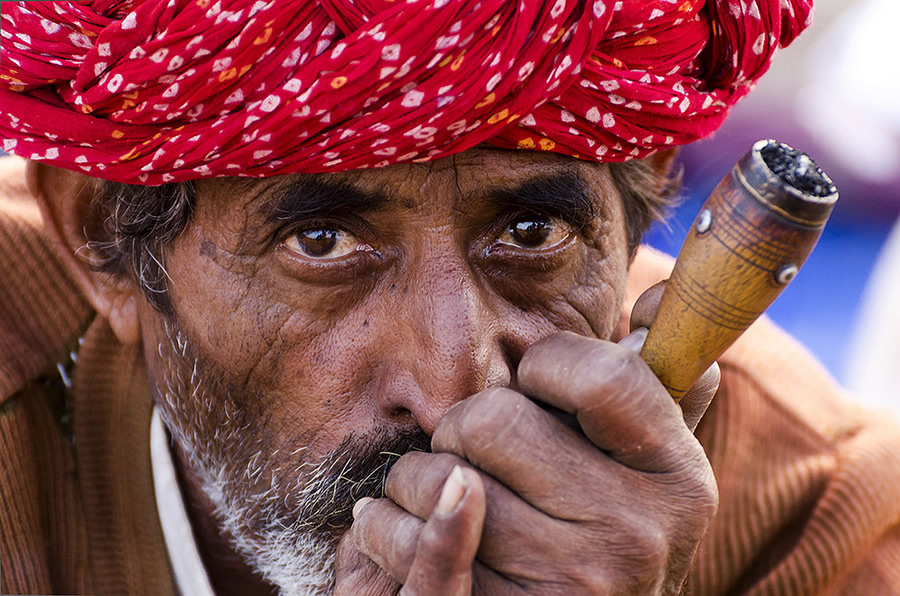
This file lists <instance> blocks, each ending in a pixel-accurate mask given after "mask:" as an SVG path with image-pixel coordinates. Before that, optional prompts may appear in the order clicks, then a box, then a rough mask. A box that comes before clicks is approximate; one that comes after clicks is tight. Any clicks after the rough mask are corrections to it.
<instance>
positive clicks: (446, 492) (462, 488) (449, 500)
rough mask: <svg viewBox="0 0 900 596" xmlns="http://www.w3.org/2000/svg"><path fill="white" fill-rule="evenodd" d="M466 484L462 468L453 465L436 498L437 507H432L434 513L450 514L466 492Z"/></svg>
mask: <svg viewBox="0 0 900 596" xmlns="http://www.w3.org/2000/svg"><path fill="white" fill-rule="evenodd" d="M467 485H468V483H467V482H466V477H465V476H463V473H462V468H460V467H459V466H453V470H452V471H451V472H450V475H449V476H447V480H446V481H445V482H444V488H443V489H442V490H441V497H440V498H439V499H438V504H437V507H435V508H434V510H435V513H437V514H439V515H450V513H451V512H452V511H453V510H454V509H455V508H456V506H457V505H458V504H459V502H460V501H461V500H462V498H463V495H464V494H465V493H466V486H467Z"/></svg>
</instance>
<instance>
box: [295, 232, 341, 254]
mask: <svg viewBox="0 0 900 596" xmlns="http://www.w3.org/2000/svg"><path fill="white" fill-rule="evenodd" d="M337 239H338V232H337V230H325V229H322V230H303V231H302V232H300V233H298V234H297V244H298V245H299V246H300V249H301V250H302V251H303V252H305V253H306V254H308V255H309V256H311V257H324V256H325V255H327V254H328V253H330V252H331V251H332V250H334V247H335V246H337Z"/></svg>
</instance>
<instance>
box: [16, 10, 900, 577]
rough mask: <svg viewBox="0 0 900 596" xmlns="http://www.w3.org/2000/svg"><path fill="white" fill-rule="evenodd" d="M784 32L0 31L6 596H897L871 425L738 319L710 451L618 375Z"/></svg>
mask: <svg viewBox="0 0 900 596" xmlns="http://www.w3.org/2000/svg"><path fill="white" fill-rule="evenodd" d="M809 9H810V7H809V5H808V3H806V2H803V1H799V0H798V1H794V2H791V1H784V2H778V1H761V2H750V3H744V2H741V3H731V4H729V3H727V2H710V3H706V2H702V1H694V0H687V1H686V2H671V1H668V0H660V1H657V2H627V1H626V2H614V1H612V0H598V1H595V2H584V1H582V2H575V1H570V2H566V1H565V0H557V1H555V2H550V1H547V2H522V3H516V2H506V1H497V0H494V1H490V0H481V1H474V0H435V1H425V0H420V1H418V2H413V1H410V2H392V1H390V0H367V1H365V2H363V1H362V0H359V1H350V0H327V1H326V0H318V1H312V0H291V1H282V2H245V1H236V0H230V1H224V0H221V1H218V2H214V1H212V0H191V1H186V0H170V1H168V2H166V1H163V0H144V1H140V0H135V1H131V2H109V1H104V2H78V3H76V2H20V3H16V4H14V5H12V6H10V7H9V8H7V5H4V12H3V15H2V19H3V21H2V34H3V50H2V51H3V54H2V65H0V68H2V74H0V79H2V82H3V84H2V87H0V100H2V103H0V128H2V134H3V138H4V148H5V149H6V150H7V151H9V152H11V153H14V154H17V155H20V156H23V157H26V158H29V159H30V160H31V161H30V163H29V164H28V166H27V168H26V167H25V166H23V165H22V163H21V162H18V161H14V160H11V159H10V160H6V163H4V165H3V167H4V168H5V169H4V175H3V180H2V184H4V194H5V196H6V198H5V199H4V202H3V219H2V226H0V231H2V235H0V246H2V250H3V255H4V259H3V262H4V267H3V270H2V281H3V283H2V284H0V287H2V290H0V292H2V293H0V296H2V301H0V308H2V311H3V318H2V332H0V347H2V355H3V358H2V359H0V360H2V362H0V395H2V399H3V402H2V406H0V441H2V444H3V449H4V457H3V458H2V463H0V474H2V478H3V483H2V486H3V493H2V494H3V507H2V511H0V521H2V524H0V533H2V534H0V546H2V549H3V550H2V559H0V561H2V562H0V564H2V577H0V582H2V585H0V589H2V590H3V591H16V592H18V591H22V592H26V591H36V592H67V593H71V592H98V593H142V592H147V593H154V594H157V593H169V592H173V591H180V592H181V593H184V594H188V593H191V594H195V593H196V594H203V593H207V594H208V593H210V592H213V591H214V592H216V593H221V594H226V593H241V594H252V593H272V592H273V591H276V590H278V591H281V592H283V593H296V594H304V593H323V592H331V591H333V592H335V593H339V594H394V593H397V592H398V591H402V592H403V593H408V594H413V593H417V594H468V593H472V592H476V593H485V594H507V593H562V592H566V593H569V592H572V593H576V592H577V593H581V592H585V593H610V594H612V593H616V594H675V593H678V592H679V591H680V590H681V589H682V587H683V586H685V584H686V585H687V586H688V588H689V589H690V591H691V592H692V593H698V594H707V593H709V594H719V593H737V592H743V591H748V592H758V593H837V592H847V593H860V594H875V593H879V594H884V593H895V592H897V591H898V590H900V572H898V568H900V565H898V561H900V525H898V522H900V488H898V481H897V478H898V472H900V461H898V453H900V450H898V449H897V447H898V443H897V435H896V427H895V426H893V425H892V424H891V423H889V422H885V421H882V420H879V419H877V418H872V417H868V416H867V415H865V414H864V413H862V412H859V411H857V410H856V409H854V408H853V407H852V406H850V405H848V404H847V403H845V402H843V401H842V400H841V398H840V395H839V391H838V390H837V389H836V388H835V387H834V386H833V385H832V383H831V381H829V380H828V379H827V378H826V377H825V375H823V373H822V372H820V371H819V370H818V369H817V368H816V366H815V365H814V364H812V363H810V362H809V359H808V356H806V355H805V353H804V352H803V351H802V350H801V349H800V348H798V347H796V346H794V345H792V344H790V343H789V340H787V339H786V338H784V337H782V336H781V335H780V334H779V333H778V332H777V331H776V330H774V329H773V328H772V327H771V325H769V324H767V323H765V322H763V323H762V324H760V325H759V326H757V327H755V328H754V329H752V330H751V331H750V332H749V333H748V335H747V336H745V338H744V340H742V341H741V342H740V343H739V344H737V345H736V346H735V348H734V349H733V350H731V351H730V352H729V353H728V354H727V355H726V357H725V358H723V359H722V361H721V363H720V364H721V371H722V372H721V384H720V386H719V388H718V397H717V399H716V400H715V401H713V402H712V406H710V408H709V411H708V412H707V413H706V415H705V417H704V411H706V410H707V406H709V404H710V401H711V400H712V395H713V393H714V392H715V391H716V385H717V382H718V378H719V377H718V375H719V372H718V369H716V368H714V369H711V370H710V371H709V372H708V373H707V375H705V376H704V378H703V379H701V381H700V382H699V383H698V385H697V386H695V387H694V389H693V390H692V391H691V392H690V393H689V395H688V396H687V397H685V399H684V400H682V402H681V404H680V405H681V407H679V406H678V405H676V404H675V403H674V402H673V401H672V400H671V398H669V396H668V394H667V393H666V392H665V390H664V389H663V387H662V386H661V384H660V383H659V382H658V380H657V379H656V378H655V377H654V375H653V374H652V373H651V372H650V370H649V369H648V368H647V367H646V365H645V364H644V363H643V362H642V361H641V359H640V358H639V357H638V356H637V350H638V349H639V347H640V345H641V343H642V337H643V335H644V334H643V332H642V330H641V328H643V327H646V326H647V325H649V324H650V323H651V322H652V317H653V312H654V310H655V301H656V299H657V298H658V295H659V291H658V289H659V288H658V287H656V289H653V290H651V291H649V292H646V293H644V294H643V296H642V297H641V299H640V300H639V301H638V302H637V305H636V306H635V307H634V309H633V312H632V308H631V307H632V305H633V304H634V302H635V299H636V297H637V295H638V294H640V293H641V292H642V290H644V289H645V288H647V287H648V286H650V285H652V284H653V283H654V282H656V281H658V280H659V279H661V278H663V277H665V275H666V268H667V267H668V262H667V261H665V260H664V259H662V258H661V257H659V256H656V255H652V254H649V253H648V252H647V251H646V250H644V249H639V248H638V243H639V240H640V236H641V233H642V232H643V230H644V229H645V228H646V226H647V225H648V222H649V220H650V219H651V218H652V217H656V216H658V215H659V214H660V213H661V212H662V211H663V210H664V207H665V204H666V200H667V196H668V194H669V191H670V189H671V180H670V177H669V165H670V162H671V159H672V157H673V150H672V147H674V146H676V145H679V144H684V143H687V142H690V141H692V140H694V139H696V138H699V137H701V136H703V135H705V134H708V133H709V132H711V131H712V130H714V129H715V128H716V127H717V126H718V125H719V124H720V123H721V121H722V119H723V118H724V117H725V115H726V114H727V111H728V109H729V107H730V106H731V105H732V104H733V103H734V102H735V101H737V100H738V99H739V98H740V97H742V96H743V95H744V94H745V93H746V92H747V90H748V89H749V87H750V86H751V84H752V82H753V81H754V80H755V79H756V78H757V77H758V76H760V75H761V74H762V73H763V72H764V71H765V69H766V68H767V66H768V63H769V60H770V58H771V56H772V54H773V52H774V50H775V49H776V47H777V46H779V45H786V44H788V43H789V42H790V41H791V40H792V39H793V38H794V36H795V35H796V34H798V33H799V31H800V30H801V29H802V28H803V27H804V26H805V25H806V23H807V21H808V19H809ZM517 149H526V151H520V150H517ZM26 182H27V187H28V189H29V190H30V191H31V194H33V195H34V197H35V199H36V201H35V200H33V199H31V198H26V197H25V195H26V194H27V193H26V190H25V184H26ZM38 209H39V210H40V214H41V216H42V219H41V220H39V219H38V217H37V211H38ZM629 316H630V318H631V326H632V327H634V328H636V329H637V330H636V331H635V332H634V333H632V334H628V320H629ZM644 331H645V330H644ZM701 418H702V420H701ZM698 423H699V426H698ZM695 428H696V435H695V434H694V433H693V432H692V431H693V430H694V429H695ZM714 475H715V476H714ZM717 481H718V484H717Z"/></svg>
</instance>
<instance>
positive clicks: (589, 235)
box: [110, 149, 716, 595]
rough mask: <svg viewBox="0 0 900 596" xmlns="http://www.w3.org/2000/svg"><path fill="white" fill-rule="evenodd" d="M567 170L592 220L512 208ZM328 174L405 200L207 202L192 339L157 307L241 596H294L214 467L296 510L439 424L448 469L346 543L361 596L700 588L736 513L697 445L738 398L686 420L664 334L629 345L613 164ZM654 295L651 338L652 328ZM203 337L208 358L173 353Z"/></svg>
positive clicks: (168, 384)
mask: <svg viewBox="0 0 900 596" xmlns="http://www.w3.org/2000/svg"><path fill="white" fill-rule="evenodd" d="M560 176H563V177H567V178H566V179H567V180H572V179H575V180H577V181H579V184H581V185H582V187H580V188H581V190H583V191H585V192H586V194H587V199H589V203H590V204H592V206H593V213H592V217H589V218H587V220H586V221H583V222H581V223H580V224H578V225H574V224H571V223H570V224H567V223H566V222H565V221H564V218H562V217H556V214H553V213H551V214H549V216H548V217H547V218H545V219H541V220H540V221H539V223H538V225H533V224H534V222H535V221H536V218H538V216H536V215H535V214H534V213H533V212H530V211H522V210H520V209H518V208H516V207H513V206H511V205H509V204H500V203H503V201H500V202H499V203H498V200H497V196H498V195H503V194H504V193H506V195H509V194H510V193H511V192H512V191H516V189H519V190H521V187H522V186H523V185H525V184H527V183H529V182H532V181H534V180H535V179H549V178H554V177H555V178H559V177H560ZM318 179H319V180H325V181H327V182H328V183H336V182H337V183H341V184H343V185H345V187H347V186H349V187H352V188H353V189H356V190H357V191H361V192H362V193H377V194H380V195H381V196H382V198H383V201H381V204H379V205H378V206H377V207H375V208H370V209H363V210H360V209H357V208H352V209H350V210H345V211H339V212H335V213H329V214H324V215H323V214H321V213H318V214H317V215H316V216H315V217H313V218H312V219H310V218H309V217H307V216H297V215H296V213H294V214H293V215H292V214H291V213H288V212H285V211H284V210H283V211H282V212H280V216H279V217H278V218H275V219H274V220H273V219H272V218H268V219H269V220H268V221H267V217H266V213H267V209H268V208H269V206H271V204H272V203H273V201H275V200H276V198H277V197H279V196H280V195H279V193H280V192H282V191H283V189H284V188H285V187H286V186H287V185H288V184H290V183H291V182H292V181H294V180H295V178H294V177H286V178H283V179H282V178H273V179H268V180H264V181H239V182H236V181H234V180H227V179H221V180H212V181H204V182H201V183H199V184H198V186H197V189H198V200H197V205H196V210H195V213H194V215H193V218H192V220H191V224H190V225H189V226H188V228H187V229H186V231H185V232H184V234H182V236H180V237H179V238H178V239H177V240H176V241H175V243H174V244H173V245H172V246H171V247H170V248H169V249H168V250H167V252H166V254H165V258H166V268H167V272H168V275H169V278H170V284H169V291H170V296H171V300H172V304H173V307H174V311H175V313H176V320H177V329H178V334H179V335H178V339H177V340H174V341H173V340H172V335H173V332H172V328H173V326H174V325H173V322H172V321H167V320H166V318H165V317H164V316H163V315H161V314H160V313H159V312H157V311H155V310H153V309H152V308H151V307H150V306H149V305H148V304H147V303H146V301H142V300H137V301H135V304H136V305H137V306H136V308H135V312H136V315H135V318H136V319H137V324H139V326H140V337H141V340H142V342H143V345H144V349H145V352H146V356H147V361H148V368H149V372H150V378H151V383H152V384H153V387H154V393H155V395H156V397H157V401H158V405H159V407H160V408H161V410H162V411H163V414H164V418H165V419H166V421H167V422H168V424H169V426H170V427H171V428H172V430H173V434H174V435H175V436H176V438H178V439H179V445H180V448H179V451H178V456H179V463H180V470H181V473H182V477H183V481H184V485H185V490H186V493H187V494H188V495H189V499H190V500H191V501H192V503H193V510H192V511H193V518H194V523H195V524H196V527H197V529H198V534H199V542H200V545H201V548H202V549H204V550H205V554H206V556H205V559H206V562H207V564H208V566H209V568H210V570H211V576H212V577H213V581H214V585H215V586H216V587H217V589H219V590H220V591H221V592H222V593H225V592H226V591H229V590H233V591H237V592H241V593H250V592H251V591H253V590H257V589H258V591H261V592H263V593H264V592H266V591H268V590H269V589H270V587H269V586H267V585H266V584H265V583H260V580H259V577H258V576H256V575H251V574H250V573H249V571H250V569H249V568H248V567H246V566H245V564H244V563H241V562H239V561H238V559H237V557H235V556H233V552H232V550H231V547H230V544H229V542H228V540H227V537H225V536H223V532H222V531H221V529H220V528H219V526H218V524H217V522H216V521H215V520H216V516H215V514H214V513H213V509H214V506H215V504H214V503H213V501H211V500H210V498H209V496H208V495H207V494H206V493H205V492H204V490H203V484H204V480H203V479H204V474H205V475H206V476H209V473H210V472H209V470H208V469H207V470H205V471H204V470H203V469H202V468H203V466H204V465H206V466H213V465H215V462H228V463H227V465H226V466H225V468H227V469H228V470H230V471H232V472H233V473H234V477H233V478H232V480H233V483H242V482H243V483H246V484H251V485H253V484H255V485H258V486H259V487H261V488H260V490H262V488H267V487H269V486H271V487H272V491H274V493H275V495H276V497H277V501H278V503H284V504H285V506H286V507H287V506H290V505H292V504H293V500H294V498H293V494H292V490H293V488H292V487H296V486H297V485H298V484H300V483H302V479H303V473H302V465H304V464H303V462H311V461H317V460H318V459H321V458H323V457H326V456H327V455H328V454H329V453H331V452H332V451H334V450H335V449H336V448H338V447H339V446H340V445H341V444H342V443H343V442H344V441H345V440H346V439H347V438H348V437H349V436H351V435H352V436H353V437H356V438H357V439H359V440H361V441H364V442H370V443H371V444H372V445H379V444H380V443H379V442H378V441H379V440H381V439H383V438H385V437H392V436H395V435H397V434H399V433H404V432H408V431H415V430H421V431H424V433H425V435H427V436H429V437H431V447H432V449H433V453H415V452H414V453H409V454H407V455H404V456H403V457H400V458H399V460H398V462H397V463H396V465H394V467H393V469H392V470H391V472H390V475H389V476H388V479H387V484H386V489H385V494H384V496H383V497H381V498H376V499H374V500H373V499H368V498H366V499H363V500H362V501H361V502H359V503H358V504H357V506H356V508H355V510H354V513H355V520H354V521H353V524H352V526H350V527H349V528H348V527H346V526H342V527H333V528H329V530H328V531H329V536H331V537H332V538H333V541H335V542H336V541H338V540H340V542H339V549H338V554H337V558H336V561H335V570H336V584H335V592H336V593H338V594H372V595H375V594H394V593H397V592H398V591H401V592H402V593H405V594H468V593H470V592H474V593H483V594H507V593H509V594H513V593H515V594H518V593H535V594H538V593H541V594H543V593H601V594H634V593H642V594H652V593H664V594H671V593H677V592H678V591H679V590H680V587H681V585H682V583H683V581H684V578H685V576H686V574H687V571H688V567H689V565H690V561H691V558H692V556H693V553H694V552H695V549H696V546H697V544H698V542H699V540H700V539H701V538H702V536H703V534H704V533H705V530H706V527H707V525H708V523H709V521H710V519H711V517H712V516H713V514H714V512H715V508H716V490H715V483H714V480H713V478H712V473H711V470H710V467H709V464H708V462H707V460H706V458H705V455H704V453H703V450H702V448H701V447H700V445H699V444H698V443H697V441H696V440H695V439H694V437H693V435H692V433H691V429H692V428H693V426H695V425H696V423H697V421H698V420H699V417H700V415H701V414H702V412H703V410H704V409H705V407H706V405H707V404H708V402H709V400H710V399H711V396H712V393H713V391H714V388H715V380H714V379H712V380H710V377H707V378H706V379H705V381H704V383H705V384H704V385H703V387H702V388H699V389H698V390H696V391H694V392H692V394H691V395H689V396H688V397H687V398H685V400H683V402H682V405H683V406H685V409H684V412H685V413H687V414H686V415H685V414H684V413H683V411H682V409H680V408H679V407H678V406H677V405H676V404H675V403H674V402H673V401H672V400H671V398H670V397H669V396H668V395H667V394H666V392H665V390H664V389H663V387H662V386H661V385H660V384H659V382H658V381H657V380H656V378H655V377H654V376H653V374H652V373H651V372H650V370H649V369H648V368H647V367H646V365H645V364H644V363H643V362H642V361H641V360H640V358H639V357H638V356H637V349H638V348H639V345H640V337H639V336H629V337H628V338H626V339H625V340H623V342H622V344H617V343H614V342H613V341H610V340H612V339H615V338H614V335H615V330H616V328H617V326H618V325H619V320H620V316H621V315H620V310H621V304H622V300H623V293H624V288H625V277H626V273H627V268H628V265H629V260H630V255H629V252H628V248H627V246H626V236H625V223H624V221H625V220H624V211H623V205H622V201H621V198H620V196H619V194H618V192H617V191H616V189H615V187H614V185H613V183H612V181H611V178H610V174H609V172H608V170H607V168H606V166H603V165H595V164H587V163H584V162H579V161H576V160H572V159H569V158H564V157H560V156H555V155H543V154H535V153H524V152H523V153H520V152H502V151H490V150H482V149H476V150H469V151H467V152H464V153H462V154H459V155H457V156H455V157H452V158H447V159H444V160H441V161H438V162H434V163H428V164H415V165H408V166H394V167H391V168H385V169H381V170H372V171H358V172H346V173H341V174H333V175H328V176H324V177H319V178H318ZM570 186H571V185H570ZM576 186H577V185H576ZM542 188H544V187H542ZM545 191H546V189H545ZM512 194H513V195H514V194H515V193H514V192H513V193H512ZM581 196H582V197H584V193H582V195H581ZM301 199H302V197H301ZM506 202H507V203H508V201H506ZM570 202H571V201H570ZM576 202H577V201H576ZM298 205H303V201H302V200H299V201H294V202H292V203H290V209H288V211H291V210H293V211H294V212H296V210H297V209H298ZM582 207H583V205H582ZM307 215H308V214H307ZM288 218H293V219H294V220H296V221H291V222H288V221H287V219H288ZM570 219H577V218H574V217H572V216H571V214H570ZM529 222H531V223H529ZM581 224H584V225H583V226H582V225H581ZM516 226H518V228H516ZM511 227H512V228H515V233H513V232H511ZM535 229H538V232H537V236H535ZM316 230H318V231H319V232H315V231H316ZM322 230H326V232H324V233H323V232H322ZM327 230H336V231H337V232H334V233H337V234H338V236H337V237H336V239H337V242H336V243H335V244H334V245H333V246H332V245H330V244H329V243H328V240H329V238H332V236H329V234H332V232H327ZM311 231H313V232H311ZM304 233H305V235H304ZM298 234H299V236H298ZM316 234H319V235H318V237H317V236H316ZM323 234H324V236H323ZM529 234H530V235H529ZM323 238H324V240H325V241H324V243H323ZM522 239H524V240H525V241H526V242H525V243H524V244H523V243H522V242H520V241H521V240H522ZM310 247H312V249H313V250H312V253H315V254H311V252H310ZM323 251H324V252H323ZM123 287H124V289H123ZM110 291H113V290H110ZM115 291H116V292H126V293H127V292H131V293H132V294H136V293H137V290H136V289H135V288H133V287H128V286H127V284H126V285H125V286H123V284H118V285H117V286H116V287H115ZM648 296H649V297H648V298H647V299H645V300H644V301H643V306H641V307H640V308H638V309H636V310H637V311H638V312H639V313H643V314H641V315H640V316H638V317H637V318H638V321H637V322H636V323H635V324H637V325H640V324H644V325H646V324H649V322H650V320H651V319H652V313H653V310H654V308H655V307H654V304H655V299H656V297H658V291H657V292H656V294H655V297H654V296H650V295H648ZM561 331H566V332H570V333H562V334H560V333H559V332H561ZM184 338H189V341H188V345H189V346H190V347H189V348H188V349H181V350H180V351H181V352H182V355H183V354H185V353H187V354H190V355H192V356H193V358H194V359H193V361H191V360H186V359H180V358H179V357H177V355H175V356H173V355H172V354H169V352H171V351H172V350H168V349H167V348H165V347H164V346H166V345H169V344H174V345H175V347H176V349H175V350H174V351H179V350H178V349H177V348H178V347H179V346H180V343H179V342H180V341H181V340H182V339H184ZM192 363H200V364H199V366H197V365H195V366H194V368H193V370H192V368H191V364H192ZM195 377H196V378H197V379H199V380H198V381H197V382H196V383H195V385H196V386H194V385H192V384H191V383H194V381H195ZM187 378H190V379H191V383H188V382H186V381H184V379H187ZM173 379H178V380H181V381H182V384H179V383H178V382H173ZM173 385H174V386H175V387H180V388H181V389H180V390H178V389H175V390H173V389H172V387H173ZM182 385H184V386H182ZM197 386H199V389H198V387H197ZM191 387H194V388H193V389H191ZM167 391H169V393H173V392H174V393H179V395H169V394H167ZM198 396H200V397H198ZM526 396H528V397H526ZM542 404H544V405H551V406H553V407H555V408H557V409H558V410H562V411H564V412H567V413H569V414H573V415H574V416H575V417H576V418H577V421H578V424H579V425H580V430H575V429H573V428H572V427H571V426H570V425H567V424H566V423H564V422H562V421H561V420H560V418H559V417H557V416H554V415H552V414H550V413H548V411H547V409H546V408H545V407H542ZM188 451H193V453H191V454H189V453H188ZM455 466H459V468H460V471H461V474H460V473H459V472H457V473H455V474H451V470H453V469H454V467H455ZM244 470H246V471H247V472H246V474H244ZM298 473H299V474H300V476H299V479H298V476H297V474H298ZM240 474H244V476H240ZM451 476H452V477H453V478H454V480H453V481H449V482H448V478H451ZM460 482H461V484H460ZM445 483H446V484H445ZM442 490H443V491H445V493H446V496H445V499H444V504H443V506H442V507H440V508H438V509H437V510H436V505H437V503H438V500H439V495H441V492H442ZM282 493H283V494H282ZM359 496H362V495H359ZM371 496H375V497H380V496H381V495H379V494H373V495H371ZM245 513H246V514H247V515H248V516H251V515H252V514H253V513H254V510H253V507H252V506H251V507H250V509H249V511H248V512H245ZM246 521H247V524H248V525H249V529H247V528H245V529H247V531H248V532H251V533H252V531H253V527H254V526H253V523H254V520H252V519H250V520H246ZM348 521H349V520H348ZM211 553H212V554H211Z"/></svg>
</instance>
